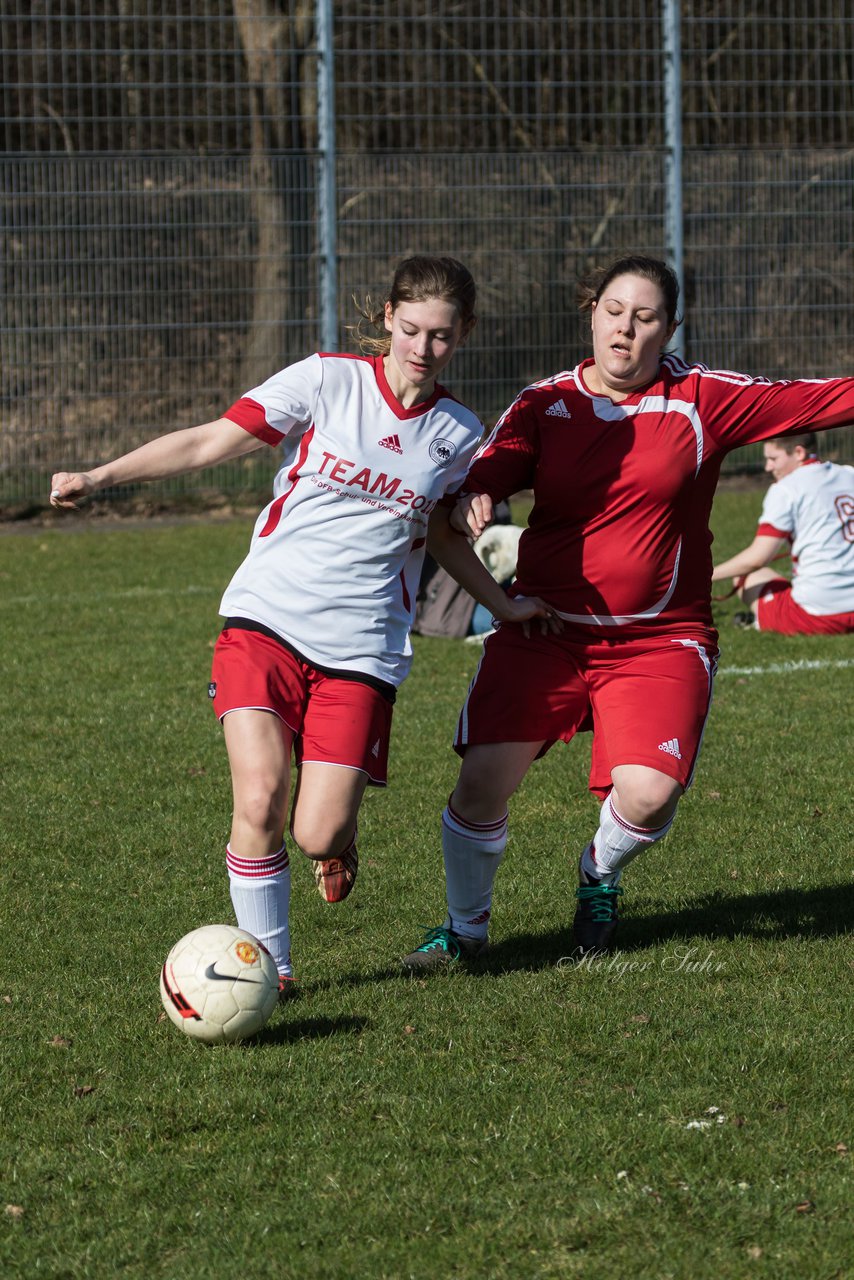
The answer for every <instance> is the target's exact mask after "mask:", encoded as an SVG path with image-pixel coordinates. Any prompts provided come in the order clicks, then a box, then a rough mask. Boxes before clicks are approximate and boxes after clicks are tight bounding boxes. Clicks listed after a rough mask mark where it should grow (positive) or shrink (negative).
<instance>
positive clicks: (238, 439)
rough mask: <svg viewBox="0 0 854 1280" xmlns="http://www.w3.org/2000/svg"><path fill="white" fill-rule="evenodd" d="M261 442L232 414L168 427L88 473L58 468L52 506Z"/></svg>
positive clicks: (181, 470)
mask: <svg viewBox="0 0 854 1280" xmlns="http://www.w3.org/2000/svg"><path fill="white" fill-rule="evenodd" d="M262 444H263V441H262V440H259V439H258V438H257V436H253V435H252V434H251V433H250V432H248V431H244V429H243V427H239V426H238V425H237V423H236V422H232V421H231V419H230V418H217V419H216V421H215V422H206V423H204V424H203V425H202V426H200V427H187V428H185V429H184V430H183V431H172V432H170V434H169V435H165V436H158V437H157V439H156V440H149V441H148V443H147V444H143V445H140V447H139V448H138V449H134V450H132V451H131V452H130V453H125V454H123V455H122V456H121V457H120V458H116V459H115V460H114V461H113V462H106V463H104V465H103V466H100V467H93V469H92V470H91V471H57V472H56V473H55V474H54V476H53V478H52V480H51V482H50V502H51V506H53V507H60V508H65V509H72V508H74V507H76V506H78V505H79V502H80V499H81V498H87V497H89V495H90V494H93V493H97V492H98V490H99V489H106V488H109V487H111V486H112V485H117V484H132V483H134V482H135V481H137V480H163V479H165V478H166V477H168V476H179V475H183V474H185V473H186V472H188V471H200V470H201V469H202V468H203V467H214V466H216V465H217V464H218V463H220V462H230V461H231V460H232V459H233V458H240V457H242V455H243V454H245V453H251V452H252V450H253V449H259V448H260V447H261V445H262Z"/></svg>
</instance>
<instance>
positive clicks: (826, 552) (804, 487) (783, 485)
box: [757, 461, 854, 617]
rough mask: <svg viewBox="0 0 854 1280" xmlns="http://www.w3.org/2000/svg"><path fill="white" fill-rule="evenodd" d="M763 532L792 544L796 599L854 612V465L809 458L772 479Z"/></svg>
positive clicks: (816, 607)
mask: <svg viewBox="0 0 854 1280" xmlns="http://www.w3.org/2000/svg"><path fill="white" fill-rule="evenodd" d="M757 532H758V533H760V534H764V535H766V536H768V537H775V536H776V537H780V538H788V540H789V541H790V542H791V544H792V565H793V568H794V574H793V578H792V599H793V600H794V601H795V603H796V604H799V605H800V606H801V608H802V609H804V610H806V612H807V613H812V614H814V615H818V616H821V617H824V616H826V615H827V614H831V613H851V612H854V467H848V466H838V465H837V464H836V463H833V462H818V461H816V462H805V463H804V464H803V465H802V466H800V467H798V468H797V470H795V471H792V472H790V473H789V475H787V476H784V477H783V479H782V480H778V481H777V482H776V484H772V485H771V488H770V489H769V490H768V492H767V493H766V495H765V501H764V502H763V504H762V514H761V516H760V517H759V528H758V530H757Z"/></svg>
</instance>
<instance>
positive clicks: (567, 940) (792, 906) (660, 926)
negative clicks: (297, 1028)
mask: <svg viewBox="0 0 854 1280" xmlns="http://www.w3.org/2000/svg"><path fill="white" fill-rule="evenodd" d="M634 910H635V914H632V915H625V916H624V917H623V919H622V920H621V922H620V932H619V935H618V938H619V941H618V946H619V949H620V952H622V953H625V952H631V951H635V952H636V951H643V950H645V949H647V948H649V947H654V946H658V945H660V944H661V943H664V942H670V941H673V940H675V939H678V940H680V941H687V940H690V939H697V938H702V939H703V940H704V941H707V942H712V941H715V940H722V939H729V940H732V939H734V938H761V939H765V940H766V941H769V940H774V939H776V940H780V941H782V940H783V939H785V938H797V937H801V938H833V937H836V936H838V935H841V934H845V933H848V932H850V931H851V919H852V914H854V886H852V885H827V886H825V887H823V888H820V889H806V890H798V889H781V890H779V891H777V892H774V893H755V894H744V895H742V896H741V897H727V896H726V895H725V894H723V893H721V892H717V891H716V892H714V893H707V894H703V895H702V896H700V897H697V898H695V899H693V900H692V901H691V902H689V903H688V904H687V905H686V906H683V907H680V908H678V909H675V910H673V911H663V912H658V913H656V914H651V915H643V914H639V912H640V911H641V910H642V908H639V907H638V906H637V905H636V906H635V908H634ZM402 954H403V952H402V951H401V955H402ZM571 954H572V932H571V921H570V920H567V924H566V928H565V929H554V930H551V931H550V932H547V933H537V934H533V933H516V934H511V935H510V936H509V937H507V938H503V939H502V940H501V941H500V942H496V943H493V944H492V945H491V946H490V948H489V950H488V952H487V953H486V955H485V956H484V957H483V958H482V959H480V960H476V961H474V962H472V963H470V964H468V965H467V966H466V968H465V969H464V970H462V969H460V967H459V966H454V969H453V970H452V973H453V974H456V973H457V972H460V973H462V972H465V973H468V974H472V975H481V976H484V977H486V976H490V977H491V976H497V975H499V974H502V973H512V972H514V971H519V970H537V969H550V968H554V966H555V965H557V964H558V963H559V961H561V960H563V961H566V960H567V958H568V957H569V956H570V955H571ZM448 976H451V975H450V974H449V975H448ZM390 978H404V979H407V980H409V981H418V980H419V975H418V974H409V973H406V972H405V971H404V970H403V969H402V968H401V966H400V964H399V963H398V964H395V963H392V964H389V965H385V966H384V967H383V968H381V969H373V970H371V971H370V972H367V973H356V972H350V973H339V974H335V975H334V977H330V978H327V979H324V980H321V981H320V982H318V983H313V984H312V988H313V989H314V990H323V989H324V988H326V989H329V988H332V987H337V986H341V985H344V986H350V987H359V986H365V985H367V984H371V983H377V982H387V981H388V980H389V979H390ZM420 980H422V981H423V978H421V979H420ZM345 1029H346V1028H345Z"/></svg>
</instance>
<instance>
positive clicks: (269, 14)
mask: <svg viewBox="0 0 854 1280" xmlns="http://www.w3.org/2000/svg"><path fill="white" fill-rule="evenodd" d="M321 2H322V0H291V2H290V4H289V5H288V6H287V7H286V8H282V7H280V6H279V5H278V4H277V3H274V0H233V3H232V2H231V0H195V2H194V3H193V4H192V5H190V4H189V3H188V2H187V0H179V3H177V4H174V3H173V4H172V5H170V6H169V7H168V12H165V9H166V6H164V5H163V4H162V3H161V0H107V3H103V4H99V5H98V6H97V11H96V7H95V6H94V5H93V4H91V3H90V4H87V3H85V0H35V2H34V3H25V2H24V0H0V47H1V48H2V55H0V56H2V72H3V75H2V81H3V89H2V111H0V119H2V127H3V136H4V142H5V153H4V158H3V159H2V160H0V169H2V175H3V179H2V196H1V197H0V198H2V211H3V219H2V236H3V272H4V279H3V291H2V314H1V315H0V357H2V383H0V396H2V400H0V403H2V420H0V501H2V502H3V503H4V505H7V506H8V505H9V504H14V503H22V502H27V501H30V500H31V499H41V498H43V495H44V492H45V488H46V484H45V481H46V478H47V477H48V476H49V474H50V472H51V471H53V470H54V469H56V468H58V467H60V466H64V465H72V464H73V465H75V466H85V465H91V464H92V463H94V462H96V461H98V460H101V459H103V458H105V457H107V456H112V455H115V454H117V453H119V452H122V451H124V450H125V449H127V448H129V447H131V446H133V445H134V444H137V443H139V442H140V441H141V440H143V439H146V438H149V437H151V436H152V435H155V434H158V433H160V432H162V431H165V430H169V429H172V428H174V427H177V426H186V425H191V424H192V423H195V422H201V421H205V420H207V419H209V418H211V417H213V416H217V415H218V414H219V413H220V412H221V411H222V410H223V409H224V408H225V407H226V406H227V405H228V404H229V403H230V402H231V401H232V400H233V399H234V398H235V397H236V396H237V395H239V394H240V393H241V392H243V391H245V390H247V389H248V388H249V387H251V386H252V385H254V384H255V383H256V382H257V381H259V380H260V379H261V378H262V377H264V376H266V374H268V373H270V372H272V371H273V370H275V369H276V368H279V367H281V365H282V364H283V363H285V362H287V361H288V360H292V359H297V358H299V357H300V356H302V355H304V354H307V353H308V352H309V351H311V350H315V349H318V347H319V346H320V345H321V332H322V317H321V305H322V304H321V269H322V266H323V253H324V249H323V245H322V243H321V239H320V235H319V231H318V219H319V200H318V190H319V182H320V166H321V165H322V164H323V162H324V157H325V156H327V157H328V154H329V152H328V143H327V141H325V140H324V138H323V137H322V136H321V135H320V133H319V108H318V69H319V66H320V64H321V60H322V52H323V51H322V50H321V49H320V48H319V46H318V36H317V32H318V27H317V23H316V7H317V4H319V3H321ZM848 8H849V6H848V4H847V2H843V0H814V3H813V4H812V5H810V6H809V11H808V12H806V10H805V8H804V6H802V5H800V4H795V3H794V0H788V2H787V3H780V2H779V0H776V2H775V3H771V0H756V2H755V3H752V4H751V5H749V6H748V5H747V4H746V3H733V4H729V5H726V6H721V5H720V4H717V3H713V2H712V0H707V2H706V3H699V0H683V3H682V4H681V6H680V7H679V14H680V16H681V43H682V55H681V61H680V65H681V73H682V91H681V107H682V120H681V125H682V140H683V152H682V166H681V167H682V178H683V186H682V199H683V208H684V215H683V223H682V226H683V234H684V263H685V282H686V293H685V316H686V319H685V349H686V354H687V355H688V356H689V358H695V359H701V360H703V361H704V362H705V363H706V364H709V365H717V366H723V367H729V368H738V369H743V370H746V371H748V372H754V373H763V374H765V375H767V376H771V377H779V376H821V375H823V374H834V373H841V372H845V371H847V361H846V358H845V357H846V354H847V352H849V351H850V350H851V347H852V342H854V288H853V287H852V286H854V235H852V191H854V185H853V184H852V179H854V172H852V169H854V150H852V141H854V129H852V124H854V101H852V96H854V88H852V83H854V76H852V71H854V16H852V15H849V13H848V12H847V10H848ZM601 9H602V6H594V5H592V4H589V3H586V2H585V3H580V2H577V3H574V4H572V5H566V4H565V3H563V2H561V3H559V2H558V0H536V2H535V3H531V4H528V5H526V6H524V8H523V7H522V6H521V5H518V4H516V3H510V2H509V0H501V2H500V3H498V4H496V3H486V0H475V2H472V0H469V2H468V3H462V4H459V5H455V6H453V8H452V9H451V8H449V9H447V10H440V11H439V12H438V13H436V12H435V11H434V6H433V5H432V4H428V3H427V2H426V0H398V2H397V3H396V4H395V5H394V6H392V5H391V4H390V3H389V0H351V2H350V3H348V4H346V5H344V4H341V3H340V0H339V2H338V3H336V4H334V5H333V9H332V17H333V21H332V36H333V43H332V49H333V60H332V65H333V67H334V73H335V126H336V129H335V143H336V148H337V160H336V163H335V167H334V176H335V180H336V185H337V200H336V207H335V231H336V262H337V294H336V297H337V320H338V323H339V326H340V339H341V345H342V347H344V348H348V347H349V348H352V341H351V338H350V336H349V334H348V331H347V328H346V326H347V324H348V322H349V321H350V320H353V319H355V310H354V307H353V303H352V298H353V296H355V297H357V298H359V299H361V298H363V297H364V295H365V294H366V293H372V294H374V295H375V296H376V295H377V294H378V293H381V292H382V290H383V289H384V287H385V286H386V285H387V284H388V280H389V278H390V274H391V271H392V269H393V266H394V263H395V262H396V261H397V260H399V259H400V258H401V257H402V256H404V255H406V254H408V253H410V252H415V251H427V252H433V251H442V252H449V253H453V254H455V255H456V256H458V257H460V258H462V259H463V260H464V261H466V262H467V263H468V264H469V265H470V266H471V268H472V270H473V271H474V273H475V275H476V278H477V279H478V283H479V294H480V297H479V313H480V323H479V325H478V327H477V329H476V330H475V333H474V335H473V338H472V340H471V341H470V343H469V345H468V347H467V348H466V350H465V351H464V352H462V353H461V354H460V355H458V356H457V357H456V359H455V362H454V365H453V366H452V369H451V374H452V377H451V384H452V386H453V388H454V390H455V391H456V392H457V394H459V395H460V396H461V397H462V398H463V399H465V400H467V401H468V402H469V403H471V404H472V405H473V407H475V408H476V409H477V410H478V411H479V412H480V413H481V415H482V416H483V417H484V418H485V419H486V420H487V421H491V420H493V419H494V418H495V416H497V414H498V413H499V412H500V411H501V410H502V409H503V408H504V406H505V405H506V403H507V402H508V401H509V399H511V398H512V396H513V395H514V394H515V393H516V391H518V390H519V388H520V387H521V386H523V385H524V384H525V383H527V382H528V381H530V380H531V379H533V378H536V377H539V376H542V375H544V374H546V373H551V372H554V371H556V370H557V369H559V368H566V367H570V366H571V365H572V364H573V363H575V362H576V361H577V359H578V358H579V357H580V356H581V355H583V354H584V352H585V345H584V339H583V334H582V331H581V328H580V326H579V323H578V320H577V313H576V307H575V288H576V282H577V280H578V278H579V276H580V275H583V274H584V273H586V272H587V271H588V269H589V268H590V267H591V266H593V265H598V264H601V263H603V262H606V261H607V260H608V259H609V258H611V257H612V256H614V254H616V253H618V252H621V251H623V250H626V249H636V250H637V249H639V250H643V251H645V252H650V253H655V254H664V253H667V252H668V249H669V247H670V246H669V241H668V229H667V225H666V218H665V204H666V198H665V166H666V160H667V137H668V135H667V130H666V127H665V110H666V104H665V93H664V88H663V85H664V80H665V52H664V50H665V41H664V35H663V19H662V13H661V12H659V11H658V10H657V9H655V8H653V7H651V6H649V5H647V4H645V3H642V0H622V3H620V4H619V5H618V6H611V7H610V9H609V10H608V12H607V13H606V14H605V15H604V16H603V14H602V12H601ZM834 435H835V437H836V438H835V440H834V442H833V447H834V450H835V452H836V454H837V456H839V455H840V454H841V455H842V456H848V457H849V458H850V457H851V456H852V455H854V447H852V445H854V435H852V432H851V431H850V430H847V429H846V430H844V431H842V432H839V433H834ZM751 457H752V459H753V461H755V453H754V455H750V454H749V453H747V452H746V451H743V452H742V454H740V455H735V456H734V458H733V462H732V465H735V466H738V465H741V464H743V463H744V461H745V459H746V460H747V461H748V462H749V461H751ZM247 475H249V476H250V478H251V475H252V468H251V467H250V468H247V467H246V465H245V464H236V465H235V466H234V467H233V468H229V469H225V470H223V471H221V472H219V473H218V474H217V476H216V477H213V478H212V477H209V476H203V477H201V478H200V479H193V480H190V481H188V482H186V483H187V485H189V486H190V487H193V486H196V485H199V484H201V485H210V484H211V483H213V482H214V481H215V483H216V484H217V485H218V486H219V487H221V488H224V489H226V490H233V489H239V488H242V487H243V486H245V485H246V484H247ZM174 487H176V486H173V488H174ZM183 487H185V486H184V485H183V484H181V485H178V486H177V488H179V489H181V488H183Z"/></svg>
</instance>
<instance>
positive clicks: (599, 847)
mask: <svg viewBox="0 0 854 1280" xmlns="http://www.w3.org/2000/svg"><path fill="white" fill-rule="evenodd" d="M675 816H676V815H675V814H674V817H675ZM672 826H673V818H670V819H669V821H667V822H665V824H664V826H663V827H636V826H634V825H633V824H632V823H631V822H627V821H626V819H625V818H624V817H623V816H622V814H621V813H620V812H619V811H618V810H617V809H616V808H615V807H614V804H613V802H612V799H611V797H610V796H608V797H607V798H606V800H605V803H604V804H603V805H602V808H601V809H600V811H599V830H598V831H597V832H596V835H595V836H594V837H593V843H592V844H589V845H588V846H587V848H586V849H585V850H584V853H583V854H582V856H581V870H582V873H583V874H584V875H585V876H587V877H588V878H589V879H591V880H598V881H599V883H600V884H604V885H609V886H611V887H613V886H614V885H616V884H617V883H618V882H619V879H620V873H621V871H622V869H623V867H625V866H626V865H627V864H628V863H630V862H631V860H632V858H635V857H637V855H638V854H639V853H640V852H641V851H642V850H643V849H647V848H649V846H650V845H651V844H655V843H656V841H658V840H661V839H663V837H664V836H666V835H667V833H668V831H669V830H670V828H671V827H672Z"/></svg>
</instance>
